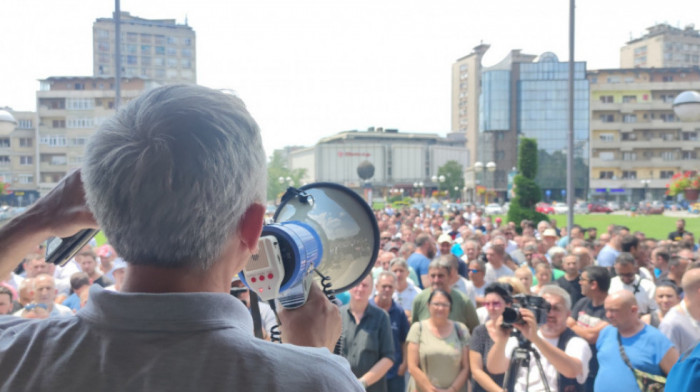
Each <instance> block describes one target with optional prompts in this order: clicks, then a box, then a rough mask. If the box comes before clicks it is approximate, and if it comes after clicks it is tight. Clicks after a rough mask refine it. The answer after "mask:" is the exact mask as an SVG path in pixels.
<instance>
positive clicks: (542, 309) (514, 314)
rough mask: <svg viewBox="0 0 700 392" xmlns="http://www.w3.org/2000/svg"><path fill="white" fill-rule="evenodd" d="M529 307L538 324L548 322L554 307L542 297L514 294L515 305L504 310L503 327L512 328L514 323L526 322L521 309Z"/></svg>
mask: <svg viewBox="0 0 700 392" xmlns="http://www.w3.org/2000/svg"><path fill="white" fill-rule="evenodd" d="M522 308H525V309H529V310H530V311H531V312H532V313H533V314H534V315H535V320H536V321H537V324H538V325H542V324H544V323H546V322H547V314H548V313H549V310H550V309H551V308H552V305H550V304H549V302H547V301H545V300H544V298H542V297H536V296H534V295H525V294H518V295H515V296H513V305H512V306H511V307H508V308H506V309H505V310H504V311H503V323H502V324H501V327H502V328H512V327H513V324H525V323H524V322H523V316H522V314H521V313H520V309H522Z"/></svg>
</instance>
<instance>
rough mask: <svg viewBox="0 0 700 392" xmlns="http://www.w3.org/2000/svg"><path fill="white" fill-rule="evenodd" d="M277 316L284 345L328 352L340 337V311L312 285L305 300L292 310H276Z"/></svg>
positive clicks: (316, 285)
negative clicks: (315, 348)
mask: <svg viewBox="0 0 700 392" xmlns="http://www.w3.org/2000/svg"><path fill="white" fill-rule="evenodd" d="M278 316H279V318H280V321H281V323H282V325H281V326H280V328H281V330H282V336H284V341H285V343H291V344H295V345H297V346H308V347H326V348H328V349H329V350H330V351H331V352H333V349H334V348H335V344H336V342H337V341H338V338H340V333H341V331H342V323H341V319H340V310H339V309H338V307H337V306H335V305H334V304H333V303H332V302H331V301H329V300H328V298H326V296H325V295H324V294H323V291H321V289H320V288H319V287H318V284H316V283H315V282H314V283H312V284H311V290H310V291H309V297H308V299H307V301H306V303H305V304H304V305H302V306H301V307H299V308H296V309H286V308H284V307H280V310H279V312H278Z"/></svg>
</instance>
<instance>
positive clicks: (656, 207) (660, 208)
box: [639, 200, 665, 215]
mask: <svg viewBox="0 0 700 392" xmlns="http://www.w3.org/2000/svg"><path fill="white" fill-rule="evenodd" d="M664 209H665V207H664V203H663V202H661V201H658V200H655V201H652V202H651V203H648V202H642V203H641V205H640V206H639V212H640V213H642V214H651V215H660V214H663V213H664Z"/></svg>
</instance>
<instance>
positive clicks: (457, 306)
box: [411, 255, 479, 331]
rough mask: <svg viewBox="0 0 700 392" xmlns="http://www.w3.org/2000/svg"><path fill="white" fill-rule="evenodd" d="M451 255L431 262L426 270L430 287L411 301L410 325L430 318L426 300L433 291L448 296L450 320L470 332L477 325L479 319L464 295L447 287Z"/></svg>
mask: <svg viewBox="0 0 700 392" xmlns="http://www.w3.org/2000/svg"><path fill="white" fill-rule="evenodd" d="M450 257H454V256H452V255H448V256H441V257H439V258H437V259H435V260H433V261H432V262H430V267H429V269H428V271H429V275H430V286H429V287H428V288H427V289H425V290H423V291H422V292H421V293H420V294H418V296H417V297H416V299H415V300H414V301H413V311H412V312H411V323H415V322H417V321H421V320H425V319H427V318H428V317H430V307H429V304H428V298H430V293H432V292H433V291H434V290H437V289H440V290H443V291H445V292H447V293H449V294H450V296H451V299H452V305H453V306H451V307H450V311H449V318H450V320H454V321H459V322H460V323H462V324H464V325H466V326H467V328H469V330H470V331H472V330H473V329H474V328H476V326H477V325H479V318H478V317H477V315H476V309H475V308H474V305H473V304H472V303H471V301H470V300H469V298H467V296H466V295H464V294H462V293H461V292H459V291H456V290H452V288H451V287H450V285H449V283H448V282H449V280H448V279H449V276H450V275H451V273H452V263H451V262H450V260H449V258H450Z"/></svg>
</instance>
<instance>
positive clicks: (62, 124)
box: [51, 120, 66, 128]
mask: <svg viewBox="0 0 700 392" xmlns="http://www.w3.org/2000/svg"><path fill="white" fill-rule="evenodd" d="M51 126H52V127H53V128H65V127H66V120H52V121H51Z"/></svg>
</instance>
